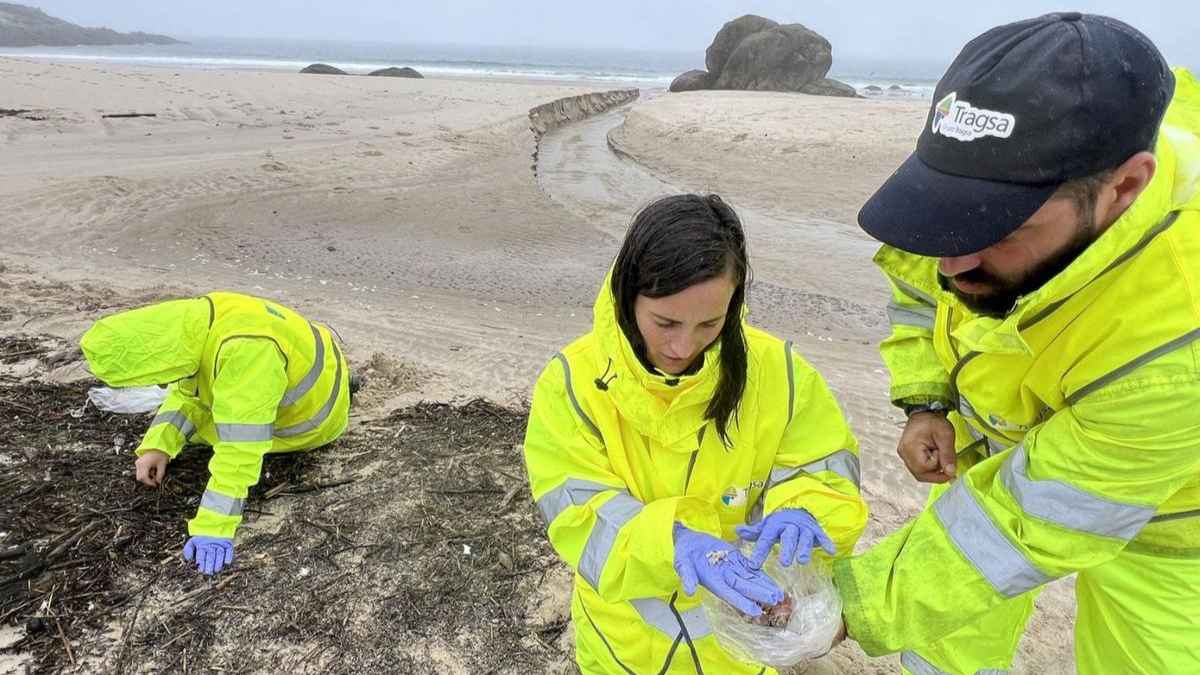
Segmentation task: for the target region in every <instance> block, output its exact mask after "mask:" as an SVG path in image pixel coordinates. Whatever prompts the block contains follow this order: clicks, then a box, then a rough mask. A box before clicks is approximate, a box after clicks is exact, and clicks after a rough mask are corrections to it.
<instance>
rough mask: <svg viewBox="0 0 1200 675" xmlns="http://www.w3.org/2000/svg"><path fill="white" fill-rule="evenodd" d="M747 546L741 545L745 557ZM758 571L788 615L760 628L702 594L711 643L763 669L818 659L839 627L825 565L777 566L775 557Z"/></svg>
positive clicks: (834, 591) (838, 612)
mask: <svg viewBox="0 0 1200 675" xmlns="http://www.w3.org/2000/svg"><path fill="white" fill-rule="evenodd" d="M751 546H752V545H749V546H743V548H744V551H743V553H745V554H746V555H747V556H749V555H750V553H751V551H752V548H751ZM763 570H764V571H765V572H766V573H767V575H768V576H770V577H771V578H772V579H774V580H775V583H777V584H779V587H780V588H781V589H783V592H784V593H787V594H788V596H789V597H790V598H791V601H792V615H791V617H790V618H789V619H788V622H787V625H786V626H785V627H781V628H775V627H771V626H760V625H755V624H753V623H750V619H749V618H748V617H746V616H745V615H743V614H742V613H741V612H739V611H738V610H736V609H734V608H733V607H732V606H730V605H729V603H727V602H725V601H724V600H721V599H720V598H718V597H716V596H714V595H712V594H711V593H709V592H707V591H704V592H703V594H702V597H701V606H703V607H704V613H705V614H706V615H707V616H708V621H709V624H711V626H712V629H713V632H714V633H716V636H717V641H718V642H720V643H721V646H722V647H724V648H725V649H726V650H727V651H729V652H730V653H731V654H733V655H734V656H736V657H738V658H740V659H743V660H746V661H751V662H757V663H765V664H767V665H769V666H775V667H786V666H794V665H796V664H798V663H802V662H804V661H811V660H813V659H816V658H818V657H820V656H823V655H824V654H825V653H826V652H828V651H829V649H830V648H831V647H832V646H833V640H834V638H835V637H837V634H838V631H839V630H841V627H842V598H841V596H840V595H838V592H837V589H836V588H834V586H833V579H832V578H830V568H829V564H828V562H825V561H824V560H814V561H813V562H812V563H810V564H808V565H801V564H799V563H793V564H792V565H791V566H789V567H782V566H780V565H779V557H778V552H777V551H773V552H772V553H771V557H770V558H768V559H767V562H766V563H765V564H764V565H763Z"/></svg>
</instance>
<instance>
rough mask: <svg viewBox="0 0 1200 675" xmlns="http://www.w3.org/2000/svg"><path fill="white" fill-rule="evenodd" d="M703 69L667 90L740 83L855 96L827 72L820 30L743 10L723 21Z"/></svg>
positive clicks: (827, 49)
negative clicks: (778, 21) (742, 12)
mask: <svg viewBox="0 0 1200 675" xmlns="http://www.w3.org/2000/svg"><path fill="white" fill-rule="evenodd" d="M704 63H705V65H706V66H707V68H708V70H706V71H705V70H691V71H688V72H686V73H684V74H682V75H680V76H679V77H677V78H675V81H674V82H672V83H671V91H674V92H678V91H695V90H697V89H739V90H754V91H792V92H801V93H806V94H814V95H818V96H857V95H858V93H857V92H856V91H855V90H854V88H853V87H851V86H850V85H848V84H844V83H842V82H838V81H837V80H832V79H829V78H827V77H826V74H827V73H828V72H829V68H830V66H832V65H833V46H832V45H830V44H829V40H826V39H825V38H824V37H822V36H821V35H820V34H818V33H816V32H815V31H812V30H809V29H808V28H806V27H805V26H803V25H801V24H798V23H792V24H785V25H780V24H778V23H776V22H774V21H772V20H770V19H767V18H765V17H761V16H756V15H754V14H747V15H745V16H742V17H739V18H737V19H734V20H733V21H730V22H728V23H726V24H725V25H724V26H722V27H721V30H720V31H718V32H717V35H716V37H715V38H714V39H713V41H712V44H711V45H709V47H708V50H707V51H706V52H705V54H704Z"/></svg>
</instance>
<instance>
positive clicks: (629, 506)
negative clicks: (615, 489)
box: [579, 494, 642, 589]
mask: <svg viewBox="0 0 1200 675" xmlns="http://www.w3.org/2000/svg"><path fill="white" fill-rule="evenodd" d="M641 511H642V503H641V502H639V501H638V500H636V499H634V498H633V497H630V496H629V495H627V494H618V495H616V496H614V497H613V498H612V499H610V500H608V501H607V502H604V504H603V505H602V506H601V507H600V508H599V509H596V523H595V524H594V525H593V526H592V533H591V535H590V536H588V540H587V544H585V545H584V547H583V555H582V556H580V558H579V575H580V576H582V577H583V578H584V579H586V580H587V582H588V583H589V584H591V585H592V588H597V589H598V588H600V576H601V574H602V573H603V572H604V565H605V564H606V563H607V562H608V556H609V554H610V553H612V548H613V545H614V544H616V542H617V535H618V534H620V532H621V528H622V527H625V524H626V523H628V522H629V521H630V520H632V519H633V517H634V516H636V515H637V514H639V513H641Z"/></svg>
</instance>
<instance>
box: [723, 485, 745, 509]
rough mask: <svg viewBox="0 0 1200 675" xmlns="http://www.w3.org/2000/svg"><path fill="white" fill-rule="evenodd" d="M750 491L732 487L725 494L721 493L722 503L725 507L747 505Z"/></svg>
mask: <svg viewBox="0 0 1200 675" xmlns="http://www.w3.org/2000/svg"><path fill="white" fill-rule="evenodd" d="M748 493H749V491H748V490H747V489H746V488H739V487H733V486H730V487H729V488H728V489H727V490H725V492H723V493H721V503H722V504H724V505H725V506H742V505H743V504H745V503H746V495H747V494H748Z"/></svg>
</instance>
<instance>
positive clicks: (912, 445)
mask: <svg viewBox="0 0 1200 675" xmlns="http://www.w3.org/2000/svg"><path fill="white" fill-rule="evenodd" d="M896 454H898V455H900V459H902V460H904V466H906V467H908V472H909V473H911V474H912V475H913V478H916V479H917V480H919V481H921V482H922V483H945V482H948V481H950V480H953V479H954V475H955V470H956V467H955V453H954V427H953V426H952V425H951V424H950V421H949V420H947V419H946V417H945V415H942V414H940V413H936V412H919V413H916V414H915V415H913V416H912V417H910V418H908V424H906V425H905V427H904V433H903V434H901V435H900V445H899V446H897V448H896Z"/></svg>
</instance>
